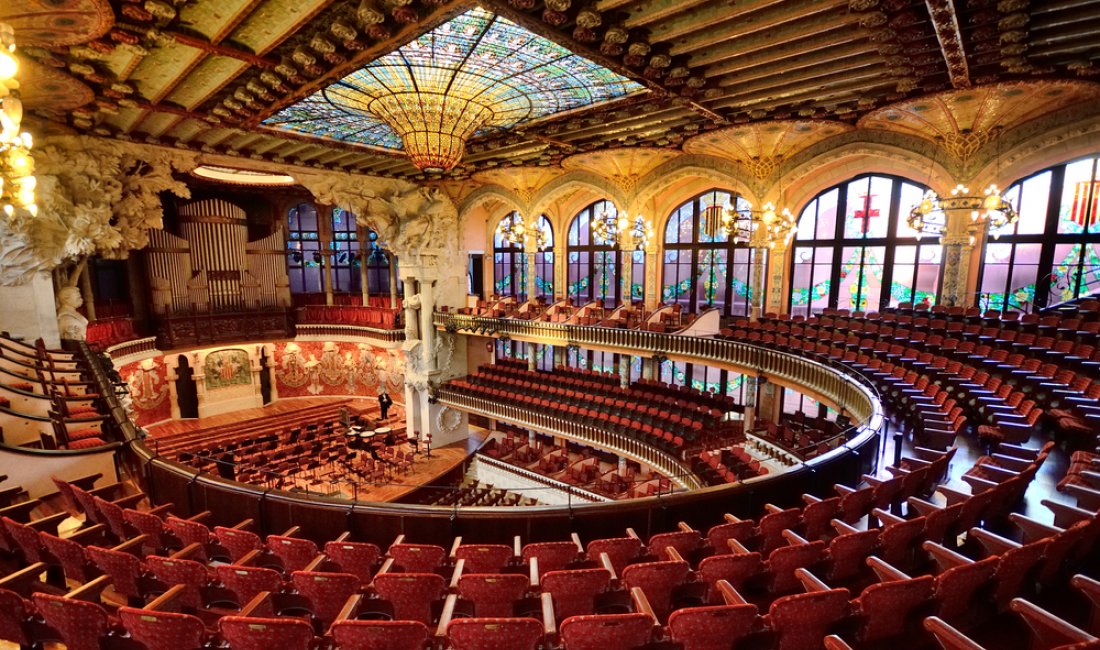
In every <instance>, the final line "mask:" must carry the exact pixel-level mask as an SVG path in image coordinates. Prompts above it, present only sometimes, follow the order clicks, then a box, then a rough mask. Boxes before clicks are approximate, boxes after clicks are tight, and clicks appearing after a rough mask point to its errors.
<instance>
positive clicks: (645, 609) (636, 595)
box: [630, 587, 657, 623]
mask: <svg viewBox="0 0 1100 650" xmlns="http://www.w3.org/2000/svg"><path fill="white" fill-rule="evenodd" d="M630 599H631V600H632V601H634V611H635V612H638V613H641V614H646V615H648V616H649V617H650V618H651V619H653V622H654V623H656V622H657V615H656V614H654V613H653V606H651V605H650V604H649V599H648V598H646V596H645V592H644V591H642V588H641V587H632V588H631V589H630Z"/></svg>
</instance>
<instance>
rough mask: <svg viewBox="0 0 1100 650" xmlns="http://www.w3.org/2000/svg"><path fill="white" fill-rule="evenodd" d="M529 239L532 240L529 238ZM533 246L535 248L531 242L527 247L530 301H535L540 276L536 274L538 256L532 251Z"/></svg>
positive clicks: (528, 294) (528, 297)
mask: <svg viewBox="0 0 1100 650" xmlns="http://www.w3.org/2000/svg"><path fill="white" fill-rule="evenodd" d="M528 239H530V238H528ZM532 246H534V244H533V243H530V242H529V243H528V247H527V252H526V253H525V254H526V256H527V289H526V290H527V299H528V300H534V299H535V295H536V291H537V289H538V287H537V283H536V279H537V277H538V274H537V273H535V258H536V257H537V255H536V252H535V251H534V250H532V248H531V247H532Z"/></svg>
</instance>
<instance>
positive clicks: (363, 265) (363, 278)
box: [359, 249, 370, 307]
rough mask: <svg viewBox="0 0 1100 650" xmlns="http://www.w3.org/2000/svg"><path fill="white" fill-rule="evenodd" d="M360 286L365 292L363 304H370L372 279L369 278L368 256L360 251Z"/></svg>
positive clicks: (366, 305)
mask: <svg viewBox="0 0 1100 650" xmlns="http://www.w3.org/2000/svg"><path fill="white" fill-rule="evenodd" d="M359 288H360V289H361V290H362V293H363V306H364V307H368V306H370V281H369V279H368V278H367V256H366V255H364V254H363V251H362V250H361V249H360V251H359Z"/></svg>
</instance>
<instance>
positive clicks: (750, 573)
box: [699, 553, 764, 604]
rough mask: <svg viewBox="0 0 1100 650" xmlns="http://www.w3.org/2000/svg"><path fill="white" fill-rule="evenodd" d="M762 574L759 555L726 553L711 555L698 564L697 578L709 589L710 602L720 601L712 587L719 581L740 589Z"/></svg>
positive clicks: (762, 564)
mask: <svg viewBox="0 0 1100 650" xmlns="http://www.w3.org/2000/svg"><path fill="white" fill-rule="evenodd" d="M763 572H764V558H763V557H762V556H761V555H760V554H759V553H727V554H725V555H712V556H710V557H708V558H704V559H703V560H702V561H701V562H700V563H699V577H700V578H702V579H703V581H705V582H706V583H707V584H708V585H709V586H710V589H711V600H712V602H715V604H717V602H716V601H720V596H719V595H718V592H716V591H714V585H715V583H716V582H718V581H719V580H725V581H727V582H729V583H730V584H731V585H733V587H734V588H735V589H740V588H741V587H742V586H743V585H744V584H745V582H746V581H748V580H750V579H751V578H755V577H756V576H758V575H760V574H761V573H763Z"/></svg>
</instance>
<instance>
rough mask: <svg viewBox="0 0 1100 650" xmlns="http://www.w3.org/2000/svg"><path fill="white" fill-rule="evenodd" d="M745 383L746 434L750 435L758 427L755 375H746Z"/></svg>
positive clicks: (744, 429)
mask: <svg viewBox="0 0 1100 650" xmlns="http://www.w3.org/2000/svg"><path fill="white" fill-rule="evenodd" d="M743 381H744V382H745V388H744V395H745V404H744V414H745V417H744V428H743V431H744V432H745V433H749V432H750V431H752V430H753V429H754V428H755V427H756V390H757V382H756V376H755V375H744V379H743Z"/></svg>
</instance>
